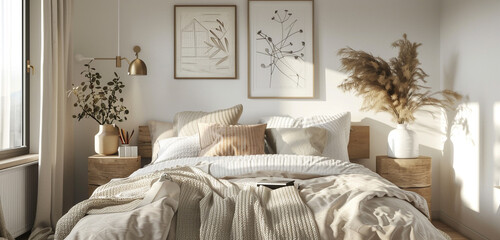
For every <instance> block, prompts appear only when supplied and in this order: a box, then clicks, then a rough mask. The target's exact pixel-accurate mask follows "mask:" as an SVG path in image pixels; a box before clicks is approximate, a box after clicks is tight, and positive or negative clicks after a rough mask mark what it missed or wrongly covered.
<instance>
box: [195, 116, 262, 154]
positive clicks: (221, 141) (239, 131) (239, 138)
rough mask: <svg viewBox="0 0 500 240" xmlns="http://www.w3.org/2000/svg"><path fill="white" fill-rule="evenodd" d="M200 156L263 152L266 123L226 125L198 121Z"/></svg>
mask: <svg viewBox="0 0 500 240" xmlns="http://www.w3.org/2000/svg"><path fill="white" fill-rule="evenodd" d="M198 130H199V132H200V146H201V151H200V156H239V155H257V154H264V136H265V131H266V124H258V125H226V126H223V125H221V124H218V123H198Z"/></svg>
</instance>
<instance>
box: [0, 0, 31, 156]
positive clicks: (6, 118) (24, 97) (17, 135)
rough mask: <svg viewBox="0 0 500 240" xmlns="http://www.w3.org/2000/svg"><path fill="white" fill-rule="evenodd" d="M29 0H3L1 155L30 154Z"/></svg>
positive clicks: (0, 14)
mask: <svg viewBox="0 0 500 240" xmlns="http://www.w3.org/2000/svg"><path fill="white" fill-rule="evenodd" d="M28 13H29V7H28V0H15V1H13V0H0V159H5V158H9V157H14V156H19V155H23V154H27V153H28V151H29V149H28V141H29V138H28V133H29V129H28V122H29V121H28V117H29V116H28V113H29V106H28V103H29V101H28V100H29V99H28V96H29V95H28V90H29V85H28V83H29V73H27V65H28V57H29V41H28V39H29V36H28V33H29V27H28V22H29V21H28V20H29V18H28V16H29V14H28Z"/></svg>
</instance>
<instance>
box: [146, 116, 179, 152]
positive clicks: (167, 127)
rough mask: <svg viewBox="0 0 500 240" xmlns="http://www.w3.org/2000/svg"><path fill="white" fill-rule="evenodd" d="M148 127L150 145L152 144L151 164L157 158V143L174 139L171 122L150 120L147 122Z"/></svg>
mask: <svg viewBox="0 0 500 240" xmlns="http://www.w3.org/2000/svg"><path fill="white" fill-rule="evenodd" d="M148 126H149V134H150V136H151V143H152V144H153V152H152V155H151V162H154V161H156V158H158V151H159V148H160V147H159V144H158V142H159V141H160V140H162V139H165V138H171V137H175V132H174V124H173V123H171V122H162V121H155V120H151V121H148Z"/></svg>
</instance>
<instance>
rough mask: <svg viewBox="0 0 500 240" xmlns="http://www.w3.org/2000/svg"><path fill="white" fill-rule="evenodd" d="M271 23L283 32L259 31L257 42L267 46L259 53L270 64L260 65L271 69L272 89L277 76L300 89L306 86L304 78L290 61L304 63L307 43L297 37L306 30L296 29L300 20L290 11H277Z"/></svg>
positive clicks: (270, 85)
mask: <svg viewBox="0 0 500 240" xmlns="http://www.w3.org/2000/svg"><path fill="white" fill-rule="evenodd" d="M270 21H271V22H270V24H278V25H279V29H281V31H279V32H278V33H266V32H264V31H262V30H258V31H257V40H258V41H264V42H266V44H267V47H266V48H264V51H262V50H259V49H257V53H258V54H262V55H265V56H267V57H269V61H268V62H266V63H262V64H261V65H260V67H261V68H266V69H269V87H270V88H271V87H272V84H273V75H275V74H280V75H282V76H283V77H284V78H285V79H287V80H289V81H291V82H293V84H294V85H295V86H297V87H300V86H301V84H302V85H303V84H304V83H303V81H304V76H302V75H301V73H299V72H298V71H297V70H296V69H295V68H294V67H293V65H292V64H291V62H290V61H294V60H295V61H304V58H303V57H304V52H303V50H304V47H305V45H306V43H305V41H303V40H302V41H301V40H300V39H302V38H300V37H298V38H297V35H300V34H303V33H304V30H303V29H298V28H296V27H295V25H296V23H297V21H298V19H295V18H294V17H293V13H292V12H291V11H288V9H284V10H275V11H274V15H273V16H272V17H270Z"/></svg>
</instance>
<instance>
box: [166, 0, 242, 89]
mask: <svg viewBox="0 0 500 240" xmlns="http://www.w3.org/2000/svg"><path fill="white" fill-rule="evenodd" d="M174 28H175V29H174V32H175V36H174V58H175V59H174V78H176V79H235V78H236V75H237V52H236V43H237V39H236V5H176V6H175V7H174Z"/></svg>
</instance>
